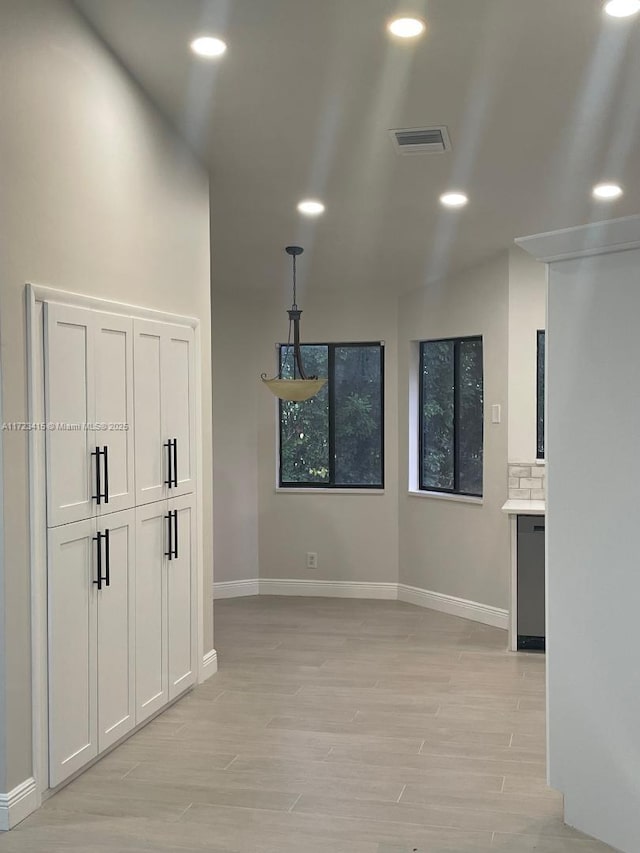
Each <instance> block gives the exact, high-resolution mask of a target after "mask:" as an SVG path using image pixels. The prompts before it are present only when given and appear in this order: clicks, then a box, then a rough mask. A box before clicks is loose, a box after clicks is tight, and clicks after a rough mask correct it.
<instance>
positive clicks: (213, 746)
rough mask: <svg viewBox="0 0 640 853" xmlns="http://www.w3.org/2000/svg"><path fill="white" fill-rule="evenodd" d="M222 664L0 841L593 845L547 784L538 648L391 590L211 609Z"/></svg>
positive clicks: (23, 847)
mask: <svg viewBox="0 0 640 853" xmlns="http://www.w3.org/2000/svg"><path fill="white" fill-rule="evenodd" d="M215 634H216V648H217V650H218V654H219V662H220V671H219V673H218V675H216V676H214V677H213V678H212V679H211V680H210V681H208V682H207V683H206V684H204V685H203V686H201V687H199V688H197V689H196V690H194V691H193V692H192V693H191V694H189V695H188V696H186V697H185V698H184V699H183V700H182V701H181V702H179V703H178V704H177V705H175V706H173V707H172V708H171V709H169V710H168V711H167V712H166V713H164V714H163V715H162V716H161V717H159V718H158V719H157V720H155V721H154V722H152V723H151V724H150V725H148V726H147V727H146V728H145V729H143V730H142V731H141V732H139V733H138V734H137V735H135V736H134V737H132V738H131V739H130V740H129V741H127V742H126V743H125V744H123V745H122V746H120V747H119V748H118V749H117V750H116V751H115V752H113V753H112V754H110V755H108V756H107V757H105V758H104V759H103V760H102V761H100V762H99V763H98V764H96V765H95V766H94V767H93V768H91V769H90V770H89V771H88V772H86V773H85V774H84V775H83V776H81V777H80V778H78V779H77V780H76V781H74V782H73V783H71V784H70V785H69V786H67V787H66V788H65V789H64V790H63V791H61V792H60V793H58V794H57V795H55V796H53V797H52V798H51V799H49V800H48V801H47V802H46V803H45V804H44V806H43V807H42V809H41V810H40V811H39V812H37V813H36V814H35V815H33V816H32V817H30V818H28V819H27V820H26V821H24V822H23V823H22V824H21V825H20V826H19V827H17V828H16V829H15V830H13V831H12V832H10V833H5V834H4V835H2V837H0V853H13V851H15V853H24V851H33V853H36V851H37V853H56V851H82V853H98V851H99V853H119V851H123V853H124V851H127V853H134V851H135V853H141V851H196V850H197V851H209V853H229V852H230V851H237V853H250V851H255V853H294V851H295V853H445V851H446V853H489V851H491V853H496V851H502V853H530V851H531V853H533V851H535V853H569V851H571V853H604V851H607V850H610V848H608V847H606V846H605V845H602V844H599V843H597V842H595V841H592V840H589V839H587V838H586V837H585V836H582V835H580V834H579V833H578V832H575V831H573V830H571V829H569V828H567V827H565V826H564V824H563V822H562V809H561V799H560V796H559V795H558V794H556V793H554V792H552V791H549V790H548V789H547V788H546V786H545V760H544V754H545V746H544V733H545V717H544V665H545V663H544V657H543V656H540V655H534V654H528V655H514V654H508V653H507V652H505V646H506V634H505V632H503V631H500V630H497V629H495V628H488V627H486V626H483V625H479V624H476V623H473V622H468V621H465V620H463V619H457V618H454V617H451V616H445V615H443V614H439V613H434V612H432V611H429V610H424V609H421V608H418V607H413V606H412V605H408V604H401V603H398V602H391V601H357V600H340V599H321V598H313V599H310V598H308V599H304V598H275V597H264V596H263V597H260V598H244V599H235V600H228V601H220V602H218V603H217V604H216V608H215Z"/></svg>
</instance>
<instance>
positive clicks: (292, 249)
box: [285, 246, 304, 310]
mask: <svg viewBox="0 0 640 853" xmlns="http://www.w3.org/2000/svg"><path fill="white" fill-rule="evenodd" d="M285 252H286V253H287V255H291V258H292V259H293V305H292V306H291V307H292V308H293V309H294V310H296V309H297V307H298V306H297V304H296V303H297V297H296V294H297V290H296V285H297V282H296V258H297V257H298V255H301V254H302V253H303V252H304V249H303V248H302V246H287V247H286V248H285Z"/></svg>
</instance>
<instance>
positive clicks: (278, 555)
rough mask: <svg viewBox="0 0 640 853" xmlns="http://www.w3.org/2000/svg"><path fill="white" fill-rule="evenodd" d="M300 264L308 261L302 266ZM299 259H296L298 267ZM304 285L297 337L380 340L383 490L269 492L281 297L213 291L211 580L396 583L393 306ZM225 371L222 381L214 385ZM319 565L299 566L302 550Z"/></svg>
mask: <svg viewBox="0 0 640 853" xmlns="http://www.w3.org/2000/svg"><path fill="white" fill-rule="evenodd" d="M304 260H306V256H305V257H304V258H303V261H304ZM302 263H303V262H301V265H302ZM306 272H307V273H310V274H309V284H308V286H307V287H306V289H305V291H304V292H303V294H302V295H300V296H299V299H298V301H299V303H300V305H301V307H302V309H303V315H302V337H303V342H304V341H305V340H306V341H320V342H325V341H326V342H340V341H380V340H384V341H385V409H386V423H385V446H386V459H385V461H386V483H385V490H384V494H380V493H378V494H373V495H362V494H352V493H347V494H345V493H340V492H335V493H332V494H319V493H317V492H314V491H313V490H310V491H309V492H308V493H307V494H302V495H301V494H299V493H296V494H292V493H287V492H276V428H277V410H276V401H275V398H274V397H273V396H272V394H271V393H270V392H269V391H268V389H267V388H265V387H264V386H263V385H262V383H261V382H260V374H261V373H263V372H266V373H269V374H270V375H273V372H274V371H275V367H276V352H275V343H276V342H277V341H283V340H286V336H287V324H288V318H287V315H286V307H287V304H286V302H287V299H288V298H289V294H288V293H287V294H286V295H283V291H282V289H281V288H280V286H278V288H277V292H276V293H275V294H273V293H272V294H270V295H268V296H267V295H265V294H264V293H261V294H258V293H246V292H242V293H236V294H232V293H230V292H228V291H227V292H224V291H218V290H216V292H215V293H214V315H215V320H214V347H213V360H214V400H215V405H214V435H215V441H216V445H215V449H216V453H215V457H216V462H215V466H216V467H215V498H214V503H215V508H216V510H215V536H214V539H215V542H216V546H215V547H216V552H215V555H216V578H215V579H216V582H219V581H232V580H240V579H245V578H256V577H258V576H260V577H262V578H303V579H307V580H344V581H383V582H391V583H396V582H397V580H398V533H397V464H396V454H397V392H396V377H397V361H396V328H397V325H396V299H395V297H393V296H391V295H384V296H382V295H376V294H371V293H362V292H357V291H356V292H349V291H348V290H345V291H344V292H343V291H339V292H338V291H328V290H326V289H324V287H323V285H322V283H321V282H320V283H318V284H317V285H316V284H314V281H313V275H312V273H311V271H309V270H307V271H306ZM225 375H226V378H224V377H225ZM308 551H315V552H316V553H317V554H318V568H317V569H316V570H313V571H311V570H309V569H307V568H306V554H307V552H308Z"/></svg>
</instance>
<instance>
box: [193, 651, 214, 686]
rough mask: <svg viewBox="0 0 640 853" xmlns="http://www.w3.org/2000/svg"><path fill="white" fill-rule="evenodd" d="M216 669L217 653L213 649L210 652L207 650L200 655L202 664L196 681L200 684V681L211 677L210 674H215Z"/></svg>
mask: <svg viewBox="0 0 640 853" xmlns="http://www.w3.org/2000/svg"><path fill="white" fill-rule="evenodd" d="M217 671H218V653H217V652H216V650H215V649H211V651H210V652H207V653H206V654H205V655H203V657H202V666H201V667H200V673H199V677H198V682H199V683H200V684H202V682H203V681H206V680H207V678H211V676H212V675H215V674H216V672H217Z"/></svg>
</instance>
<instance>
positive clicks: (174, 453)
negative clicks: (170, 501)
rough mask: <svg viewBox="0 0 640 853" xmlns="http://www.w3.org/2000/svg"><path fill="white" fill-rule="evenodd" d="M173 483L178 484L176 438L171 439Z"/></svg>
mask: <svg viewBox="0 0 640 853" xmlns="http://www.w3.org/2000/svg"><path fill="white" fill-rule="evenodd" d="M173 485H174V486H176V487H177V486H178V439H177V438H174V439H173Z"/></svg>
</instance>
